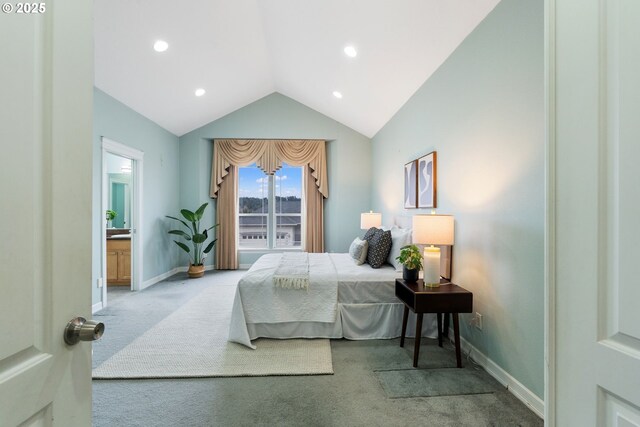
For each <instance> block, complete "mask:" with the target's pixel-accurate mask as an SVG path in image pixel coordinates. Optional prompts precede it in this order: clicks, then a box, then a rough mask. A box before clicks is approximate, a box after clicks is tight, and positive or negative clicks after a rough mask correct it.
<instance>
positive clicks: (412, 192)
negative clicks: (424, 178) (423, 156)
mask: <svg viewBox="0 0 640 427" xmlns="http://www.w3.org/2000/svg"><path fill="white" fill-rule="evenodd" d="M403 200H404V208H405V209H415V208H416V207H417V206H418V161H417V160H412V161H410V162H409V163H407V164H405V165H404V199H403Z"/></svg>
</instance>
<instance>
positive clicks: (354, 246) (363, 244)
mask: <svg viewBox="0 0 640 427" xmlns="http://www.w3.org/2000/svg"><path fill="white" fill-rule="evenodd" d="M368 249H369V242H367V241H366V240H362V239H360V238H359V237H356V238H355V239H354V240H353V242H352V243H351V246H349V256H350V257H351V258H353V260H354V261H355V263H356V265H362V264H364V262H365V261H366V260H367V252H368Z"/></svg>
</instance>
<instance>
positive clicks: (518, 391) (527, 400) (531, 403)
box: [449, 330, 544, 419]
mask: <svg viewBox="0 0 640 427" xmlns="http://www.w3.org/2000/svg"><path fill="white" fill-rule="evenodd" d="M449 336H450V337H452V336H453V330H450V331H449ZM460 348H461V349H462V352H463V353H465V354H467V353H468V352H469V351H471V358H472V359H473V360H474V361H475V362H476V363H477V364H478V365H480V366H482V367H483V368H484V369H485V371H487V372H488V373H489V375H491V376H492V377H493V378H495V379H496V380H497V381H498V382H499V383H500V384H502V385H503V386H505V387H506V388H507V390H509V391H510V392H511V394H513V395H514V396H515V397H517V398H518V400H520V401H521V402H522V403H524V404H525V405H527V406H528V407H529V408H530V409H531V410H532V411H533V412H534V413H535V414H536V415H537V416H539V417H540V418H542V419H544V401H543V400H542V399H540V398H539V397H538V396H536V395H535V393H533V392H532V391H531V390H529V389H528V388H526V387H525V386H524V385H522V383H521V382H520V381H518V380H516V379H515V378H513V377H512V376H511V375H510V374H509V373H508V372H507V371H505V370H504V369H502V368H501V367H500V366H498V364H497V363H496V362H494V361H493V360H491V359H489V358H488V357H487V356H486V355H485V354H483V353H482V352H480V350H478V349H477V348H475V347H474V346H473V345H472V344H471V343H470V342H469V341H467V340H465V339H464V338H462V337H460Z"/></svg>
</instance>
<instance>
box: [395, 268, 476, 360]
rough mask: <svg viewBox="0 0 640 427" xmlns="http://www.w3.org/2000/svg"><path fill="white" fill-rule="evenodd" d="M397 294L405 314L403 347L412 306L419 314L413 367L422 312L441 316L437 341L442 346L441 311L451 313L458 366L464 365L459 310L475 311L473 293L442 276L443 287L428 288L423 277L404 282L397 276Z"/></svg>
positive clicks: (418, 340)
mask: <svg viewBox="0 0 640 427" xmlns="http://www.w3.org/2000/svg"><path fill="white" fill-rule="evenodd" d="M396 297H398V298H399V299H400V301H402V302H403V303H404V315H403V317H402V336H401V338H400V347H404V336H405V333H406V332H407V319H408V317H409V309H411V311H413V312H414V313H416V314H417V319H416V340H415V347H414V350H413V367H414V368H417V367H418V355H419V354H420V335H421V334H422V315H423V314H424V313H436V314H437V316H438V344H439V345H440V346H441V347H442V330H441V329H442V325H441V324H442V320H441V315H442V313H451V314H452V317H453V333H454V338H455V345H456V362H457V366H458V368H462V355H461V353H460V325H459V321H458V313H471V312H472V311H473V294H472V293H471V292H469V291H467V290H466V289H464V288H461V287H460V286H458V285H454V284H453V283H450V282H448V281H445V280H442V281H441V284H440V287H438V288H429V287H427V286H424V283H423V281H422V279H419V280H418V281H417V282H414V283H411V282H405V281H404V280H402V279H396Z"/></svg>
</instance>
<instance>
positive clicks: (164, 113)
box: [94, 0, 499, 137]
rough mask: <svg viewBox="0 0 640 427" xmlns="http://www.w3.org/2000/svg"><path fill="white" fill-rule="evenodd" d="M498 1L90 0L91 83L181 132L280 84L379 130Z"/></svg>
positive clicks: (363, 127)
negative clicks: (352, 50) (161, 46)
mask: <svg viewBox="0 0 640 427" xmlns="http://www.w3.org/2000/svg"><path fill="white" fill-rule="evenodd" d="M498 2H499V0H395V1H392V0H313V1H311V0H309V1H306V0H305V1H303V0H190V1H184V2H178V1H169V0H94V4H95V10H94V15H95V16H94V20H95V23H94V28H95V84H96V86H97V87H98V88H100V89H101V90H103V91H105V92H106V93H108V94H109V95H111V96H113V97H114V98H116V99H118V100H119V101H121V102H123V103H124V104H126V105H127V106H129V107H131V108H132V109H134V110H135V111H137V112H139V113H140V114H142V115H144V116H146V117H148V118H149V119H151V120H152V121H154V122H156V123H157V124H159V125H160V126H162V127H164V128H165V129H167V130H169V131H171V132H173V133H174V134H176V135H178V136H180V135H183V134H185V133H187V132H189V131H191V130H193V129H196V128H198V127H200V126H202V125H204V124H207V123H209V122H211V121H213V120H215V119H218V118H220V117H222V116H224V115H225V114H228V113H230V112H232V111H234V110H236V109H238V108H240V107H243V106H245V105H247V104H249V103H251V102H253V101H255V100H257V99H260V98H262V97H264V96H266V95H268V94H270V93H273V92H280V93H282V94H283V95H286V96H288V97H290V98H292V99H295V100H296V101H298V102H301V103H303V104H305V105H307V106H309V107H311V108H313V109H315V110H317V111H319V112H321V113H323V114H325V115H327V116H329V117H331V118H333V119H335V120H337V121H339V122H341V123H343V124H345V125H347V126H349V127H351V128H353V129H355V130H357V131H359V132H361V133H362V134H364V135H366V136H368V137H372V136H373V135H375V134H376V132H377V131H378V130H380V128H382V126H384V124H385V123H386V122H387V121H388V120H389V119H390V118H391V117H392V116H393V115H394V114H395V113H396V112H397V111H398V109H400V107H401V106H402V105H403V104H404V103H405V102H406V101H407V100H408V99H409V98H410V97H411V95H413V93H414V92H415V91H416V90H417V89H418V88H419V87H420V86H421V85H422V83H424V82H425V80H426V79H427V78H428V77H429V76H430V75H431V74H432V73H433V72H434V71H435V70H436V69H437V68H438V67H439V66H440V65H441V64H442V63H443V62H444V60H445V59H446V58H447V57H448V56H449V55H450V54H451V53H452V52H453V51H454V50H455V49H456V47H457V46H458V45H459V44H460V43H461V42H462V40H464V38H465V37H466V36H467V35H468V34H469V33H470V32H471V31H472V30H473V29H474V28H475V27H476V26H477V25H478V23H480V21H482V19H484V17H485V16H486V15H487V14H488V13H489V12H490V11H491V10H492V9H493V8H494V7H495V5H496V4H497V3H498ZM157 39H163V40H165V41H167V42H168V43H169V49H168V50H167V51H166V52H164V53H157V52H155V51H154V50H153V48H152V46H153V43H154V42H155V41H156V40H157ZM347 44H352V45H353V46H355V47H356V48H357V50H358V56H357V57H356V58H349V57H347V56H346V55H345V54H344V52H343V48H344V46H346V45H347ZM199 87H202V88H204V89H206V91H207V93H206V94H205V95H204V96H203V97H200V98H198V97H196V96H195V95H194V91H195V89H197V88H199ZM334 90H338V91H340V92H342V94H343V98H342V99H337V98H335V97H334V96H333V95H332V92H333V91H334Z"/></svg>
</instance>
